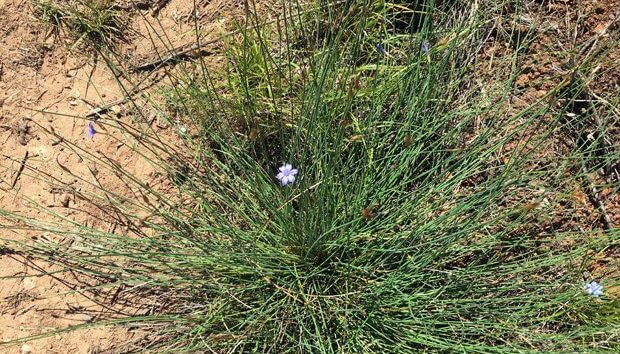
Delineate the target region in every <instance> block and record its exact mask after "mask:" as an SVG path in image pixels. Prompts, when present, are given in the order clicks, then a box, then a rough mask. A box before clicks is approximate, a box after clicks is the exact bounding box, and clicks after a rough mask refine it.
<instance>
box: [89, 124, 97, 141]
mask: <svg viewBox="0 0 620 354" xmlns="http://www.w3.org/2000/svg"><path fill="white" fill-rule="evenodd" d="M95 133H97V131H96V130H95V125H94V124H93V122H89V123H88V127H87V129H86V136H88V138H89V139H92V138H93V137H94V136H95Z"/></svg>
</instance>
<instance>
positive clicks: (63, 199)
mask: <svg viewBox="0 0 620 354" xmlns="http://www.w3.org/2000/svg"><path fill="white" fill-rule="evenodd" d="M70 201H71V196H70V195H69V194H67V193H65V194H63V195H62V196H61V197H60V204H61V205H62V206H63V207H65V208H68V207H69V202H70Z"/></svg>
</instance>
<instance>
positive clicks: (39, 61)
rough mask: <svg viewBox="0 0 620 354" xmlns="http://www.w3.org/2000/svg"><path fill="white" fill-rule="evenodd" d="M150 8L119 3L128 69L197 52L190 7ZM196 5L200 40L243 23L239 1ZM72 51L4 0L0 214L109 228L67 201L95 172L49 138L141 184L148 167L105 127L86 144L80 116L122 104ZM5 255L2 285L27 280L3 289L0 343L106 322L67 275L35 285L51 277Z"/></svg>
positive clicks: (54, 342)
mask: <svg viewBox="0 0 620 354" xmlns="http://www.w3.org/2000/svg"><path fill="white" fill-rule="evenodd" d="M118 3H123V2H120V1H119V2H118ZM151 3H161V4H163V5H165V6H163V7H161V9H160V10H159V11H158V12H157V14H156V18H157V20H155V16H154V14H153V8H148V7H147V8H145V9H142V8H140V9H138V8H132V7H131V4H132V2H131V1H128V2H124V3H123V6H129V7H128V8H129V10H128V13H130V15H129V16H130V20H129V21H130V22H129V27H128V30H127V32H126V33H127V37H126V41H125V42H123V43H119V47H118V51H119V53H121V55H123V56H124V57H125V58H128V60H129V61H130V62H131V63H133V64H134V65H138V64H140V63H144V62H149V61H150V60H153V59H156V58H157V53H158V52H160V53H161V52H164V51H166V49H167V48H173V47H182V46H183V47H185V46H191V45H192V44H193V43H194V38H195V32H194V26H193V24H194V21H193V20H192V10H193V2H191V1H183V0H171V1H159V2H158V1H155V2H151ZM197 4H198V8H197V10H198V15H197V17H198V18H199V20H198V22H199V23H200V25H201V29H202V30H203V32H204V33H205V35H204V37H205V38H206V39H209V38H218V37H220V36H221V35H223V34H224V33H227V32H229V31H230V30H231V29H232V28H233V25H234V23H233V22H234V21H235V20H239V19H241V18H242V14H243V9H242V3H241V2H238V1H234V0H216V1H197ZM164 33H165V34H166V36H165V38H166V40H165V41H163V40H159V41H158V40H152V38H158V37H164V36H163V34H164ZM158 34H159V36H158ZM73 43H74V41H73V40H72V39H71V37H70V36H69V34H68V33H64V32H61V33H60V35H59V36H56V35H54V34H53V33H52V32H51V31H49V28H48V27H46V26H45V25H43V24H42V23H40V22H39V21H38V20H37V19H36V18H35V15H34V9H33V5H32V3H31V2H30V1H27V0H0V141H1V142H2V145H0V161H1V162H0V166H2V168H0V188H2V189H1V190H0V206H1V207H2V208H3V209H5V210H10V211H14V212H18V213H20V214H22V215H25V216H28V217H31V218H36V219H39V220H44V219H45V218H47V215H46V214H45V213H43V212H41V211H39V210H36V209H35V208H33V207H32V202H34V203H38V204H40V205H44V206H49V207H51V209H52V210H53V211H55V212H57V213H59V214H61V215H64V216H68V217H70V218H72V219H74V220H77V221H79V222H81V223H83V224H85V225H101V227H107V226H108V225H105V222H102V219H103V216H102V215H99V214H98V211H96V210H89V205H88V203H86V202H85V201H83V200H81V199H80V198H78V197H76V194H75V193H72V191H74V190H75V191H84V190H86V189H88V188H89V187H88V185H87V184H86V183H84V182H83V181H80V180H77V179H75V178H74V176H75V175H77V176H84V177H85V178H88V176H90V175H91V171H92V170H97V167H96V166H92V165H89V164H88V163H86V162H84V161H80V159H79V157H78V156H77V155H76V154H75V153H74V152H73V151H71V150H69V149H66V148H63V147H62V144H57V140H58V139H57V137H54V136H53V135H51V134H49V132H50V131H52V132H55V133H56V134H57V135H58V136H62V137H63V138H64V139H66V140H68V141H73V142H75V143H76V145H77V146H78V147H80V148H84V149H86V150H88V151H95V152H97V153H100V154H104V155H105V156H107V157H109V158H111V159H112V160H114V161H116V162H118V163H119V164H121V165H123V166H124V167H125V168H126V169H127V170H129V171H130V172H132V173H134V174H135V175H136V176H138V177H140V178H143V179H145V180H148V179H152V178H153V176H152V173H151V172H152V168H151V167H150V166H149V164H148V163H146V162H145V161H144V160H143V159H141V158H139V157H138V156H137V155H136V154H135V153H134V152H133V151H132V149H130V148H129V147H127V146H122V145H121V146H119V145H118V144H117V143H116V142H114V141H111V140H112V139H106V128H105V124H99V123H96V125H95V127H96V130H97V131H98V132H99V133H98V134H96V135H95V137H94V138H93V139H92V140H91V139H88V137H87V134H86V132H87V123H88V120H86V119H83V118H81V117H84V116H85V115H87V114H88V113H89V112H91V110H92V108H93V107H95V106H102V105H104V104H105V103H108V102H114V101H116V100H119V99H121V98H122V97H123V95H122V94H121V92H120V91H119V89H118V85H117V84H116V82H115V79H114V76H113V75H112V74H111V72H110V71H109V70H108V69H107V68H106V65H104V64H103V63H102V62H101V60H99V61H95V60H94V58H95V55H94V53H92V52H89V51H88V50H87V49H85V48H83V47H76V48H72V49H71V46H72V45H73ZM213 47H214V48H213V50H212V51H210V53H209V55H210V56H211V58H209V60H210V61H212V62H217V61H219V60H222V55H221V51H220V50H218V46H217V44H214V45H213ZM136 75H137V76H144V75H151V73H147V74H136ZM114 109H115V110H116V112H117V113H119V115H118V119H124V118H123V108H122V105H119V106H117V107H114ZM40 111H49V112H56V113H59V114H45V113H42V112H40ZM158 129H161V133H162V134H164V135H165V134H167V135H169V136H171V135H172V134H170V133H169V132H167V131H166V130H167V129H166V128H165V127H163V128H158ZM46 131H47V132H46ZM22 162H24V163H22ZM22 166H24V168H22ZM34 171H36V172H34ZM42 173H43V174H49V177H45V176H44V175H42ZM109 174H110V173H109V172H108V173H107V175H106V171H100V172H98V174H97V179H98V180H99V181H100V182H101V183H103V184H105V186H106V187H107V188H109V189H110V190H113V191H115V192H118V193H121V194H122V193H128V192H130V191H126V190H124V189H125V188H126V187H125V186H123V185H122V184H121V183H119V181H118V180H116V179H115V178H113V176H110V175H109ZM52 176H53V178H52ZM67 186H69V187H67ZM28 199H30V200H31V202H29V201H28ZM1 223H2V220H0V224H1ZM0 233H2V237H3V238H10V239H13V240H17V241H26V240H28V239H29V238H32V237H48V236H50V235H41V234H35V233H32V232H25V231H14V230H5V229H2V228H0ZM50 237H51V236H50ZM5 253H6V254H5ZM5 253H1V252H0V277H9V276H14V275H16V276H24V275H33V276H32V277H26V278H14V279H11V278H8V279H2V280H0V341H8V340H13V339H16V338H20V337H24V336H29V335H33V334H37V333H41V332H42V331H48V330H52V329H60V328H65V327H67V326H69V325H78V324H86V323H88V322H91V321H93V320H94V319H98V318H100V317H101V316H102V315H103V314H104V313H105V310H104V309H103V308H102V307H101V306H99V305H97V304H95V303H93V302H91V301H89V300H88V299H85V298H84V297H82V296H80V295H79V294H76V293H73V292H72V291H71V289H69V288H68V287H67V286H66V284H64V283H65V281H67V280H69V281H70V280H71V279H69V277H70V276H71V275H69V274H66V273H62V274H60V275H57V276H56V277H55V278H56V279H54V277H49V276H48V277H40V276H35V275H36V274H38V273H39V271H38V270H37V268H39V267H43V269H45V270H46V271H51V270H52V269H53V268H49V266H48V265H45V264H38V263H34V262H33V261H32V260H29V259H27V258H26V259H24V257H21V256H19V257H18V256H17V255H12V254H10V253H9V252H5ZM46 267H47V268H46ZM131 337H132V334H131V333H130V332H129V331H128V330H126V329H114V330H112V329H109V328H100V329H88V330H84V331H79V332H71V333H60V334H58V335H55V336H52V337H50V338H45V339H40V340H36V341H32V342H29V343H27V344H25V345H23V346H22V345H21V344H20V345H18V346H15V347H12V348H9V349H6V351H3V350H2V349H0V352H3V353H4V352H6V353H28V352H29V353H63V354H64V353H90V354H94V353H103V352H115V351H114V349H109V348H112V347H114V344H118V343H120V342H123V341H126V340H130V339H131Z"/></svg>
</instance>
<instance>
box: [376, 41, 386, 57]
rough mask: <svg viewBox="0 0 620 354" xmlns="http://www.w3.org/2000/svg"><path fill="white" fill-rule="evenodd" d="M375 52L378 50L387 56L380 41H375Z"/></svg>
mask: <svg viewBox="0 0 620 354" xmlns="http://www.w3.org/2000/svg"><path fill="white" fill-rule="evenodd" d="M377 52H379V53H380V54H381V55H383V56H387V52H386V51H385V48H383V46H382V45H381V43H377Z"/></svg>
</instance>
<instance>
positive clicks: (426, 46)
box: [420, 41, 430, 54]
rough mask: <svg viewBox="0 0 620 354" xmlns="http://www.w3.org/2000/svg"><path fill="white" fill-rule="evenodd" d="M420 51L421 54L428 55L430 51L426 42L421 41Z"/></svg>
mask: <svg viewBox="0 0 620 354" xmlns="http://www.w3.org/2000/svg"><path fill="white" fill-rule="evenodd" d="M420 49H422V52H424V54H428V52H429V51H430V47H429V44H428V42H427V41H423V42H422V44H421V45H420Z"/></svg>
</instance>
